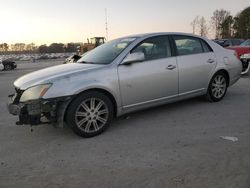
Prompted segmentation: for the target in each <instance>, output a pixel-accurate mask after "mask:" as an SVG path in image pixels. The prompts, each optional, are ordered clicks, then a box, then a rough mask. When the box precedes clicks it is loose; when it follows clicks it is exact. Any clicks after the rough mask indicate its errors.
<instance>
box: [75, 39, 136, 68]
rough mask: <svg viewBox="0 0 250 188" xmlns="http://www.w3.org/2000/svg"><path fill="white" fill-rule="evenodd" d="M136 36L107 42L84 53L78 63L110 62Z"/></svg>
mask: <svg viewBox="0 0 250 188" xmlns="http://www.w3.org/2000/svg"><path fill="white" fill-rule="evenodd" d="M135 39H136V38H122V39H116V40H112V41H110V42H107V43H105V44H103V45H101V46H99V47H97V48H95V49H93V50H91V51H89V52H88V53H87V54H86V55H84V56H83V57H82V58H81V59H79V60H78V61H77V62H78V63H90V64H109V63H112V61H114V59H115V58H116V57H117V56H118V55H120V53H121V52H122V51H123V50H124V49H125V48H126V47H127V46H128V45H129V44H131V43H132V42H133V41H134V40H135Z"/></svg>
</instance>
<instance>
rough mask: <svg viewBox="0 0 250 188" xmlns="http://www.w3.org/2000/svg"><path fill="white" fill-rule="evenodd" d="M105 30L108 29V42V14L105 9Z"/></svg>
mask: <svg viewBox="0 0 250 188" xmlns="http://www.w3.org/2000/svg"><path fill="white" fill-rule="evenodd" d="M105 29H106V40H107V41H108V14H107V9H106V8H105Z"/></svg>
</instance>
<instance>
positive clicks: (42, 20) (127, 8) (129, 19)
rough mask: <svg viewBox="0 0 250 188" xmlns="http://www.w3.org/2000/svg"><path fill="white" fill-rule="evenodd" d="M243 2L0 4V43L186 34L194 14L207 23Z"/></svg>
mask: <svg viewBox="0 0 250 188" xmlns="http://www.w3.org/2000/svg"><path fill="white" fill-rule="evenodd" d="M247 6H249V0H206V1H204V0H175V1H173V0H0V24H1V26H0V43H3V42H7V43H16V42H24V43H30V42H35V43H37V44H45V43H47V44H50V43H52V42H64V43H66V42H84V41H86V39H87V38H88V37H92V36H105V35H106V32H105V8H107V12H108V28H109V32H108V36H109V39H113V38H116V37H120V36H124V35H130V34H137V33H147V32H157V31H178V32H189V33H190V32H192V28H191V26H190V22H191V21H192V20H193V18H194V17H195V16H197V15H200V16H204V17H205V18H207V20H208V21H209V20H210V17H211V16H212V13H213V11H214V10H216V9H221V8H223V9H226V10H229V11H230V12H231V13H232V14H233V15H235V14H236V13H238V12H239V11H241V10H242V9H244V8H246V7H247Z"/></svg>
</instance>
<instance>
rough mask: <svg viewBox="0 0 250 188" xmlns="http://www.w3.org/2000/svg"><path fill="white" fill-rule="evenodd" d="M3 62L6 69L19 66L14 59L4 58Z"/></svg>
mask: <svg viewBox="0 0 250 188" xmlns="http://www.w3.org/2000/svg"><path fill="white" fill-rule="evenodd" d="M2 64H3V66H4V70H13V69H15V68H16V67H17V64H16V63H15V62H14V61H12V60H3V61H2Z"/></svg>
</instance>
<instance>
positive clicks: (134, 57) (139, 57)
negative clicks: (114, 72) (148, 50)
mask: <svg viewBox="0 0 250 188" xmlns="http://www.w3.org/2000/svg"><path fill="white" fill-rule="evenodd" d="M144 60H145V55H144V53H143V52H135V53H132V54H131V53H130V54H128V55H127V57H126V58H125V59H124V60H123V62H122V64H123V65H128V64H131V63H136V62H142V61H144Z"/></svg>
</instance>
